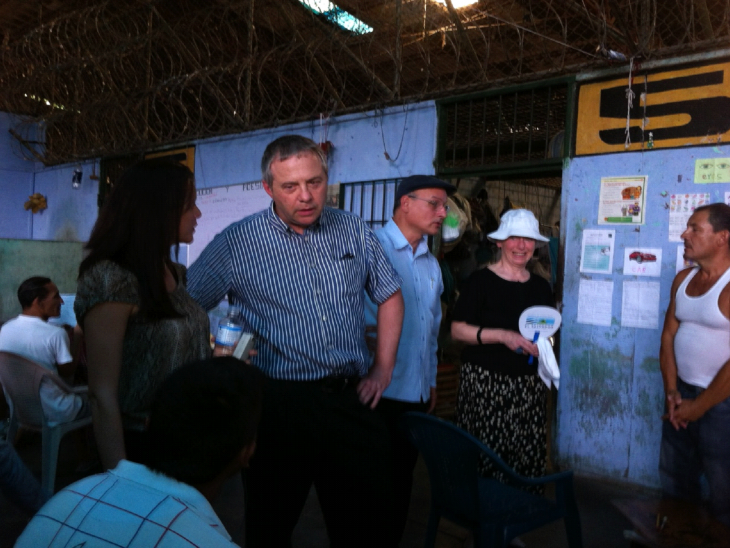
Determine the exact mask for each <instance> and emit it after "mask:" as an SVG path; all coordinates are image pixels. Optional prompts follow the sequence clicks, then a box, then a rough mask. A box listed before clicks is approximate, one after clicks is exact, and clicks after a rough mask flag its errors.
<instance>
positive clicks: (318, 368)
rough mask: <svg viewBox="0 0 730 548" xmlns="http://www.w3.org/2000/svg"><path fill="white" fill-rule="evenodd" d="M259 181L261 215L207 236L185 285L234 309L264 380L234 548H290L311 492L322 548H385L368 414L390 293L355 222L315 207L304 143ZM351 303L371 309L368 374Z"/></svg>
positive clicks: (391, 312) (378, 249)
mask: <svg viewBox="0 0 730 548" xmlns="http://www.w3.org/2000/svg"><path fill="white" fill-rule="evenodd" d="M261 170H262V173H263V184H264V188H265V190H266V192H267V193H268V194H269V196H271V198H272V204H271V207H269V208H268V209H266V210H264V211H261V212H259V213H256V214H254V215H251V216H249V217H247V218H245V219H243V220H241V221H239V222H237V223H234V224H232V225H231V226H229V227H228V228H226V229H225V230H224V231H223V232H221V233H220V234H218V235H217V236H216V237H215V238H214V240H213V241H212V242H211V243H210V244H209V245H208V246H207V247H206V249H205V250H204V251H203V253H202V254H201V256H200V258H199V259H198V260H197V261H196V262H195V263H194V264H193V265H192V266H191V268H190V271H189V276H188V280H189V281H188V290H189V291H190V294H191V295H192V296H193V298H195V299H196V300H197V301H198V302H199V303H200V304H201V306H203V307H204V308H206V309H211V308H213V307H214V306H216V305H217V304H218V302H219V301H220V299H221V298H222V297H223V296H224V295H226V294H227V295H229V297H230V298H231V300H232V301H234V302H236V303H238V304H240V305H241V307H242V318H243V321H244V330H248V331H250V332H251V333H253V334H254V335H255V336H256V340H257V351H258V354H257V355H256V356H255V357H254V358H253V363H254V365H256V366H257V367H259V368H260V369H261V370H262V371H263V372H264V373H265V374H266V375H267V376H268V377H269V382H268V383H267V388H266V393H265V400H264V412H263V416H262V423H261V428H260V431H259V439H258V451H257V455H256V457H255V458H254V459H253V460H252V462H251V469H250V472H249V473H248V475H247V487H248V504H247V516H246V536H247V539H246V546H248V547H249V548H256V547H259V546H267V547H278V546H283V547H286V546H290V545H291V533H292V531H293V529H294V526H295V525H296V522H297V520H298V519H299V514H300V513H301V510H302V507H303V506H304V503H305V501H306V498H307V495H308V493H309V490H310V487H311V485H312V483H314V485H315V487H316V488H317V494H318V497H319V501H320V506H321V507H322V512H323V514H324V516H325V522H326V525H327V531H328V534H329V537H330V543H331V546H332V547H335V548H336V547H348V548H351V547H353V546H368V547H370V546H385V545H387V543H385V544H384V539H385V538H386V534H387V531H388V527H389V520H390V519H391V512H390V503H391V489H392V486H391V482H390V470H389V464H388V455H389V441H388V434H387V430H386V428H385V425H384V424H383V423H382V422H381V421H380V419H379V417H378V416H377V415H376V414H375V413H373V412H372V409H373V408H375V406H376V405H377V404H378V402H379V400H380V397H381V395H382V393H383V391H384V390H385V389H386V388H387V386H388V384H389V383H390V379H391V374H392V371H393V367H394V364H395V355H396V351H397V347H398V340H399V337H400V331H401V324H402V321H403V299H402V297H401V292H400V284H401V279H400V277H399V276H398V274H397V272H396V271H395V270H394V269H393V267H392V266H391V264H390V262H389V261H388V259H387V257H386V256H385V253H384V252H383V248H382V246H381V245H380V243H379V241H378V239H377V238H376V237H375V235H374V234H373V233H372V231H371V230H370V229H369V228H368V227H367V226H366V225H365V224H364V222H363V221H362V220H361V219H360V218H358V217H356V216H354V215H352V214H350V213H346V212H343V211H339V210H336V209H330V208H327V207H325V205H324V204H325V200H326V196H327V161H326V157H325V156H324V154H323V152H322V151H321V149H320V148H319V147H318V146H317V144H316V143H314V142H313V141H311V140H310V139H306V138H304V137H300V136H296V135H291V136H285V137H281V138H279V139H277V140H275V141H273V142H272V143H270V144H269V145H268V147H267V148H266V151H265V152H264V156H263V158H262V162H261ZM363 289H364V290H365V292H367V294H368V296H369V297H370V298H371V299H372V300H373V302H374V303H376V304H377V305H378V312H377V318H378V324H377V333H378V337H377V349H376V354H375V360H374V362H373V364H372V366H370V367H369V363H370V361H369V357H368V351H367V347H366V344H365V337H364V335H365V317H364V293H363Z"/></svg>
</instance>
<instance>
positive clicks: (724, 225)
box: [694, 202, 730, 246]
mask: <svg viewBox="0 0 730 548" xmlns="http://www.w3.org/2000/svg"><path fill="white" fill-rule="evenodd" d="M700 211H707V222H708V223H710V225H711V226H712V231H713V232H721V231H723V230H727V231H728V236H729V237H728V246H730V206H729V205H727V204H723V203H722V202H718V203H715V204H707V205H703V206H700V207H698V208H697V209H695V211H694V212H695V213H697V212H700Z"/></svg>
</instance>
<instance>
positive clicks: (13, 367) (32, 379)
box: [0, 352, 73, 428]
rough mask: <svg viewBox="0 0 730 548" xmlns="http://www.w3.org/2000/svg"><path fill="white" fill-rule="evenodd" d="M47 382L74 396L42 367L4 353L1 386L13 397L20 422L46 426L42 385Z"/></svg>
mask: <svg viewBox="0 0 730 548" xmlns="http://www.w3.org/2000/svg"><path fill="white" fill-rule="evenodd" d="M45 378H48V379H50V380H51V382H53V383H55V384H56V385H58V386H59V387H60V388H61V390H63V391H64V392H67V393H72V392H73V389H72V388H70V387H69V386H68V385H67V384H66V383H65V382H63V380H61V378H60V377H59V376H58V375H56V374H54V373H53V372H52V371H49V370H48V369H46V368H45V367H43V366H42V365H39V364H37V363H35V362H34V361H31V360H29V359H27V358H24V357H22V356H18V355H17V354H13V353H11V352H0V382H1V383H2V385H3V387H4V388H5V391H6V392H7V393H8V396H10V400H11V401H12V404H13V414H14V415H15V416H16V417H17V419H18V422H19V423H20V424H23V425H27V426H35V427H37V428H40V427H42V426H43V424H44V422H45V417H44V415H43V407H42V405H41V398H40V386H41V381H42V380H43V379H45Z"/></svg>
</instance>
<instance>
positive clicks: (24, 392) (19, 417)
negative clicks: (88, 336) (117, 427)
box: [0, 352, 91, 493]
mask: <svg viewBox="0 0 730 548" xmlns="http://www.w3.org/2000/svg"><path fill="white" fill-rule="evenodd" d="M45 378H48V379H50V380H51V381H52V382H54V383H56V384H57V385H58V386H59V387H60V388H61V390H63V391H64V392H66V393H75V394H82V393H85V392H87V391H88V387H87V386H79V387H76V388H72V387H70V386H69V385H67V384H66V383H65V382H63V380H61V378H60V377H59V376H58V375H55V374H54V373H52V372H51V371H49V370H48V369H46V368H44V367H43V366H41V365H38V364H37V363H35V362H33V361H31V360H28V359H26V358H24V357H22V356H18V355H17V354H12V353H10V352H0V383H2V385H3V387H4V388H5V392H6V393H7V395H8V397H9V398H10V401H11V402H12V408H13V409H12V414H11V417H10V427H9V428H8V433H7V439H8V441H10V442H11V443H12V442H14V440H15V434H16V432H17V431H18V428H19V427H21V426H22V427H23V428H28V429H31V430H37V431H40V432H41V436H42V453H43V470H42V474H41V486H42V487H43V488H44V489H46V490H47V491H48V492H49V493H53V492H54V490H53V487H54V485H55V483H56V465H57V462H58V448H59V446H60V444H61V438H62V437H63V436H64V434H66V432H70V431H71V430H76V429H78V428H82V427H84V426H86V425H87V424H91V416H88V417H84V418H82V419H77V420H73V421H70V422H64V423H61V424H57V425H55V426H50V425H49V424H48V421H47V420H46V417H45V416H44V414H43V407H42V406H41V398H40V392H39V391H40V386H41V381H42V380H43V379H45Z"/></svg>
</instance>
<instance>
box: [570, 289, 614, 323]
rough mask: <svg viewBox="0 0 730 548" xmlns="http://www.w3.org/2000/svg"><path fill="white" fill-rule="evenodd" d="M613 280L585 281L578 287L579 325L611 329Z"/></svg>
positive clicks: (577, 319)
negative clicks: (584, 324) (600, 326)
mask: <svg viewBox="0 0 730 548" xmlns="http://www.w3.org/2000/svg"><path fill="white" fill-rule="evenodd" d="M612 301H613V281H612V280H583V279H581V281H580V285H579V286H578V316H577V318H576V321H577V322H578V323H586V324H591V325H603V326H605V327H611V302H612Z"/></svg>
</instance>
